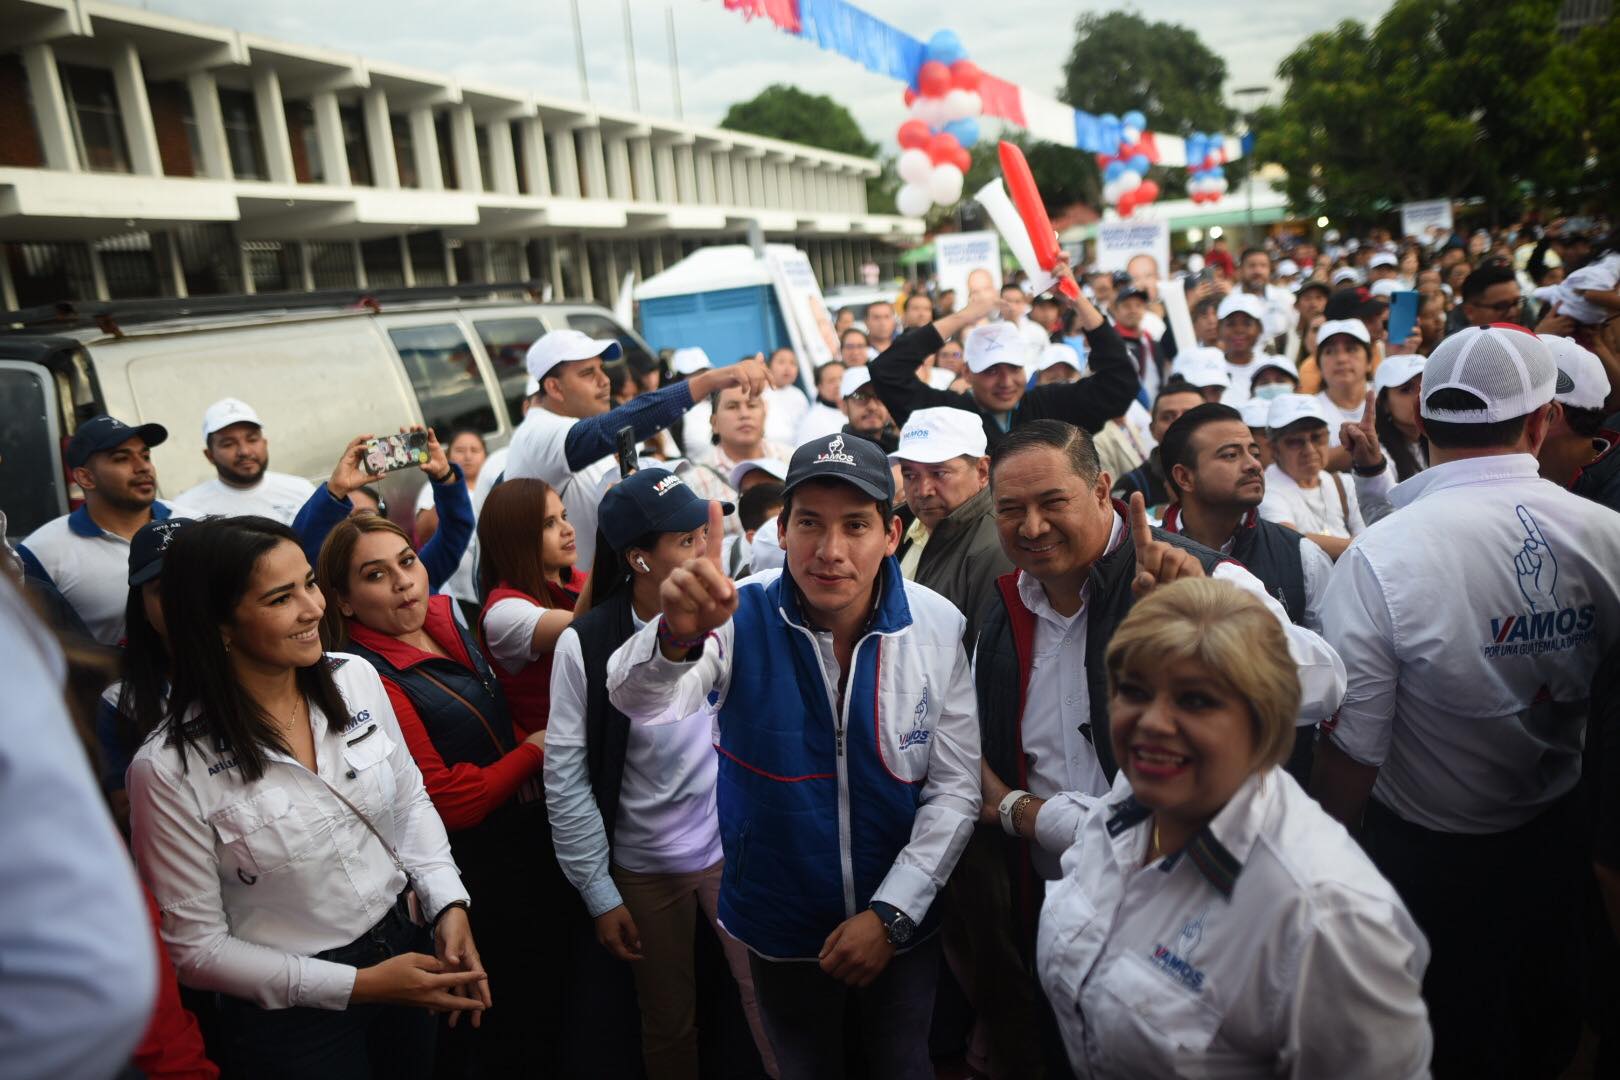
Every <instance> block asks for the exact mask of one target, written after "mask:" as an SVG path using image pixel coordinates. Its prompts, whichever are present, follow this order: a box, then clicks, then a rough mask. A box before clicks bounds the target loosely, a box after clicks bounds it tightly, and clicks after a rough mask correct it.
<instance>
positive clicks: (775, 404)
mask: <svg viewBox="0 0 1620 1080" xmlns="http://www.w3.org/2000/svg"><path fill="white" fill-rule="evenodd" d="M764 398H765V438H766V440H767V441H769V442H775V443H785V444H786V445H788V446H797V445H799V444H798V443H796V442H794V441H793V436H794V435H795V434H797V433H798V430H799V421H801V420H803V419H804V414H805V413H807V412H809V411H810V399H809V398H807V397H805V396H804V391H803V390H800V389H799V388H798V387H797V386H793V385H792V384H789V385H787V386H783V387H780V388H778V389H772V390H767V391H765V394H764Z"/></svg>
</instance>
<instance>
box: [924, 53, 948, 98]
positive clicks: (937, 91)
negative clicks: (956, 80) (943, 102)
mask: <svg viewBox="0 0 1620 1080" xmlns="http://www.w3.org/2000/svg"><path fill="white" fill-rule="evenodd" d="M950 88H951V69H950V68H948V67H946V66H945V65H944V64H942V63H940V62H939V61H938V60H930V61H928V62H927V63H925V64H923V66H922V67H921V68H919V69H918V71H917V89H918V90H920V91H922V96H923V97H944V96H945V91H947V90H949V89H950Z"/></svg>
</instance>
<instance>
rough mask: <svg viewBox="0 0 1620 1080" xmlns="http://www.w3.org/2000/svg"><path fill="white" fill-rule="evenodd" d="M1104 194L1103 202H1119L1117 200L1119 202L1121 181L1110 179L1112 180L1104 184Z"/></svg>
mask: <svg viewBox="0 0 1620 1080" xmlns="http://www.w3.org/2000/svg"><path fill="white" fill-rule="evenodd" d="M1102 195H1103V202H1105V203H1117V202H1119V181H1118V180H1110V181H1108V183H1106V184H1104V185H1103V191H1102Z"/></svg>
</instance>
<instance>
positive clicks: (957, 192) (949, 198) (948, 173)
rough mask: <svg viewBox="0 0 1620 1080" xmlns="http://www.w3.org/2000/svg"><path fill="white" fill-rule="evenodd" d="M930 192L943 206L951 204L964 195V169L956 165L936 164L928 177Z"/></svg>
mask: <svg viewBox="0 0 1620 1080" xmlns="http://www.w3.org/2000/svg"><path fill="white" fill-rule="evenodd" d="M928 193H929V194H930V195H932V196H933V198H934V201H935V202H937V203H938V204H939V205H941V206H950V205H951V204H952V203H954V202H956V200H957V199H960V198H961V197H962V170H961V169H958V168H957V167H956V166H955V165H935V166H934V172H933V175H931V176H930V177H929V178H928Z"/></svg>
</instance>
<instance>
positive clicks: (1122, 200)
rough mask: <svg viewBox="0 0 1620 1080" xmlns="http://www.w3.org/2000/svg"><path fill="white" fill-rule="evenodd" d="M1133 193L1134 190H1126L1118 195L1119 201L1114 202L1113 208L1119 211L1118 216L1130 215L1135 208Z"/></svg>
mask: <svg viewBox="0 0 1620 1080" xmlns="http://www.w3.org/2000/svg"><path fill="white" fill-rule="evenodd" d="M1134 194H1135V193H1134V192H1130V191H1127V192H1126V193H1125V194H1123V195H1121V196H1120V197H1119V202H1117V203H1115V204H1114V209H1116V210H1118V211H1119V216H1120V217H1130V216H1131V211H1133V210H1135V209H1136V199H1135V198H1133V196H1134Z"/></svg>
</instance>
